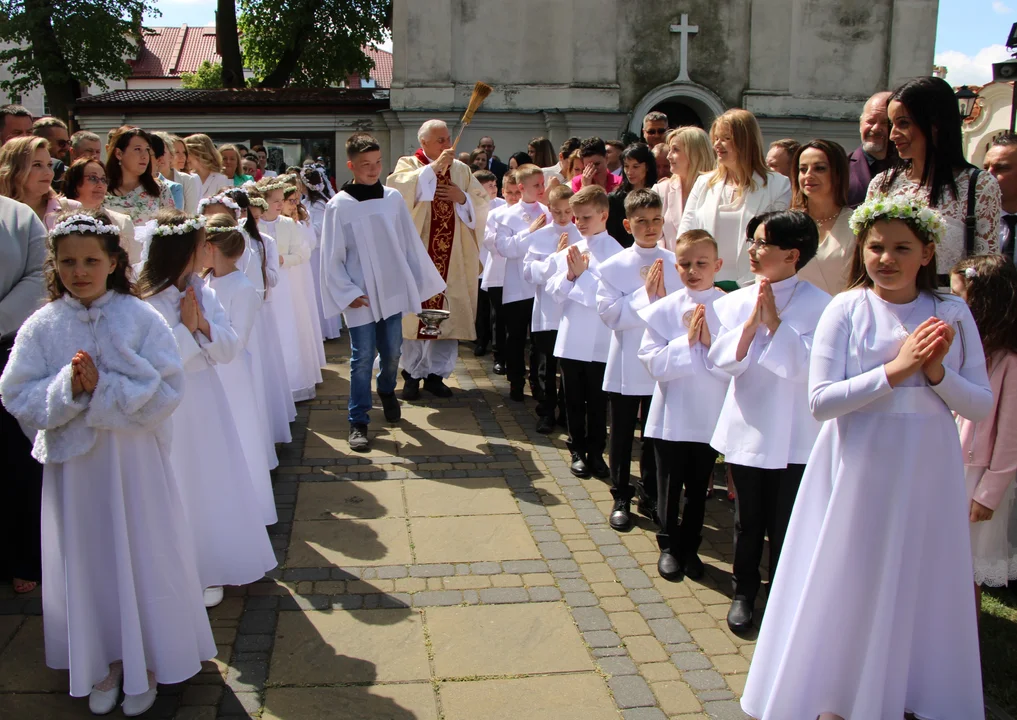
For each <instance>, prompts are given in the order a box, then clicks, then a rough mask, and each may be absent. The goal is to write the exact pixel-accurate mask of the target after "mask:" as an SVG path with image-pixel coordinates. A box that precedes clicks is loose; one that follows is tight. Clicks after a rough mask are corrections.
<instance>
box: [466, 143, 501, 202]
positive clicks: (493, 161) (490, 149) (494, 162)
mask: <svg viewBox="0 0 1017 720" xmlns="http://www.w3.org/2000/svg"><path fill="white" fill-rule="evenodd" d="M477 149H478V150H483V151H484V152H486V153H487V169H488V170H490V171H491V172H493V173H494V176H495V177H496V178H497V179H498V194H499V195H501V180H502V178H503V177H505V173H507V172H508V165H506V164H505V163H503V162H502V161H501V160H500V159H499V158H498V156H497V155H495V154H494V138H492V137H491V136H490V135H485V136H484V137H482V138H480V142H479V143H477ZM467 165H469V163H467Z"/></svg>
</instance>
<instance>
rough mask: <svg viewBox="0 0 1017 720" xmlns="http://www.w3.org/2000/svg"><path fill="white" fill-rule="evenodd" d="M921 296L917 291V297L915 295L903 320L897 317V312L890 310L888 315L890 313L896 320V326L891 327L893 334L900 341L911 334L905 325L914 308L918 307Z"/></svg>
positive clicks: (913, 312)
mask: <svg viewBox="0 0 1017 720" xmlns="http://www.w3.org/2000/svg"><path fill="white" fill-rule="evenodd" d="M921 298H922V295H921V293H919V294H918V297H916V298H915V299H914V300H913V301H912V305H911V310H910V311H909V312H908V314H907V315H906V316H905V317H904V319H903V320H901V319H900V318H899V317H897V313H895V312H893V311H892V310H891V311H890V315H892V316H893V319H894V320H895V321H896V322H897V327H895V328H894V329H893V336H894V337H895V338H897V339H898V340H900V341H902V342H903V341H905V340H907V339H908V337H910V335H911V333H910V332H909V331H908V329H907V327H906V326H907V324H908V321H909V320H910V319H911V316H912V315H914V314H915V310H917V309H918V305H919V304H920V303H919V302H918V301H919V300H921Z"/></svg>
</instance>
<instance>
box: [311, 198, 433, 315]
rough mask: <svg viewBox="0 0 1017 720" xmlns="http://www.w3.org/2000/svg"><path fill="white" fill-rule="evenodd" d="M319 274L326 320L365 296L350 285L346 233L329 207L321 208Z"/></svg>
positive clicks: (337, 212) (334, 208) (332, 206)
mask: <svg viewBox="0 0 1017 720" xmlns="http://www.w3.org/2000/svg"><path fill="white" fill-rule="evenodd" d="M403 207H405V205H404V206H403ZM408 214H409V211H407V215H408ZM418 244H419V243H418ZM319 272H320V275H321V277H320V278H319V280H320V284H321V306H322V311H323V313H324V315H325V317H326V318H332V317H335V316H336V315H338V314H339V313H341V312H342V311H343V310H345V309H346V308H348V307H349V306H350V303H352V302H353V301H354V300H356V299H357V298H358V297H361V296H362V295H366V294H367V293H365V292H364V291H363V290H361V289H360V288H359V287H357V286H356V285H355V284H354V282H353V279H352V278H351V277H350V274H349V273H348V272H347V271H346V233H345V232H344V230H343V225H342V222H340V220H339V208H338V207H336V206H335V205H331V204H330V205H329V206H328V207H326V208H325V218H324V220H323V221H322V227H321V268H320V270H319Z"/></svg>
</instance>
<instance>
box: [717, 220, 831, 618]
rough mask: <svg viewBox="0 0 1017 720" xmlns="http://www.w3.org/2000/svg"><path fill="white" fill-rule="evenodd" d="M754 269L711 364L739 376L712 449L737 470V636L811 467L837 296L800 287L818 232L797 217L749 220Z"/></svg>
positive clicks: (729, 304)
mask: <svg viewBox="0 0 1017 720" xmlns="http://www.w3.org/2000/svg"><path fill="white" fill-rule="evenodd" d="M746 232H747V236H748V238H749V252H748V256H749V267H750V269H751V270H752V272H753V273H754V274H755V275H758V276H759V277H760V280H759V282H758V283H757V284H755V285H750V286H748V287H744V288H741V289H740V290H736V291H734V292H733V293H731V294H730V295H726V296H725V297H723V298H721V299H719V300H717V301H716V302H715V303H714V305H713V307H714V310H715V311H716V313H717V319H718V321H719V322H720V327H719V328H717V339H716V340H714V342H713V345H712V346H711V347H710V354H709V359H710V361H711V362H712V363H713V364H714V365H716V366H717V367H718V368H720V369H721V370H723V371H724V372H726V373H727V374H728V375H730V376H731V377H732V380H731V385H730V387H729V388H728V392H727V396H726V397H725V399H724V406H723V408H722V409H721V411H720V418H719V419H718V421H717V428H716V430H714V433H713V438H712V440H711V441H710V444H711V445H712V446H713V447H714V448H716V450H717V451H718V452H721V453H723V454H724V459H725V460H726V461H727V463H728V465H729V466H730V467H731V473H732V475H733V476H734V483H735V494H736V495H737V500H736V502H737V504H736V506H735V508H736V516H737V521H736V523H735V557H734V563H733V573H732V574H733V576H734V601H733V602H732V603H731V609H730V611H729V612H728V616H727V624H728V626H729V627H730V628H731V631H732V632H735V633H741V632H746V631H747V630H748V629H749V628H750V627H751V626H752V612H753V606H754V605H755V601H756V594H757V593H758V591H759V584H760V574H759V563H760V561H761V560H762V559H763V538H764V536H765V537H768V538H769V540H770V577H771V578H773V575H774V573H775V572H776V570H777V562H778V560H779V559H780V551H781V547H782V545H783V544H784V535H785V534H786V532H787V526H788V521H789V520H790V519H791V510H792V509H793V508H794V504H795V497H796V496H797V494H798V486H799V484H800V483H801V480H802V474H803V473H804V472H805V463H806V462H807V461H808V459H809V454H810V453H811V452H812V446H813V444H814V443H815V442H816V437H817V436H818V435H819V427H820V425H819V422H818V421H817V420H816V419H815V418H814V417H813V416H812V413H811V411H810V410H809V357H810V353H811V351H812V335H813V333H814V332H815V330H816V324H817V323H818V322H819V316H820V315H822V313H823V310H824V309H825V308H826V306H827V304H828V303H829V302H830V296H829V295H827V294H826V293H825V292H823V291H822V290H820V289H819V288H817V287H815V286H814V285H812V284H810V283H808V282H806V281H804V280H799V279H798V275H797V272H798V270H799V269H801V268H802V267H804V266H805V264H806V263H807V262H808V261H809V260H811V259H812V258H813V257H815V255H816V249H817V248H818V246H819V231H818V230H817V229H816V223H815V221H814V220H812V218H810V217H809V216H808V215H806V214H805V213H802V212H798V211H795V210H782V211H779V212H770V213H764V214H762V215H757V216H756V217H754V218H752V220H750V221H749V225H748V228H747V231H746Z"/></svg>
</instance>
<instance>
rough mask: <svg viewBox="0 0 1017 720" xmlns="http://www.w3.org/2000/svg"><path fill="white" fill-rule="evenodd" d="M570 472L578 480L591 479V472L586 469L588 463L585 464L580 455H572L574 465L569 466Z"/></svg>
mask: <svg viewBox="0 0 1017 720" xmlns="http://www.w3.org/2000/svg"><path fill="white" fill-rule="evenodd" d="M569 471H570V472H571V473H572V474H573V475H575V476H576V477H577V478H588V477H590V471H589V469H588V468H587V467H586V463H585V462H583V457H582V455H580V454H579V453H572V465H570V466H569Z"/></svg>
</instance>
